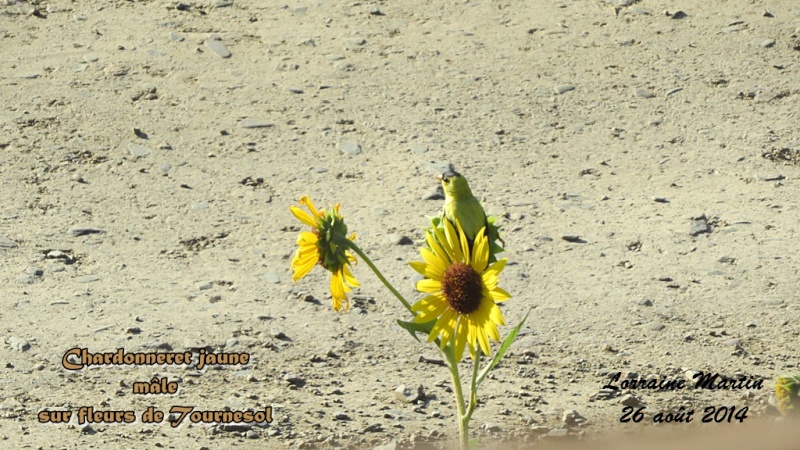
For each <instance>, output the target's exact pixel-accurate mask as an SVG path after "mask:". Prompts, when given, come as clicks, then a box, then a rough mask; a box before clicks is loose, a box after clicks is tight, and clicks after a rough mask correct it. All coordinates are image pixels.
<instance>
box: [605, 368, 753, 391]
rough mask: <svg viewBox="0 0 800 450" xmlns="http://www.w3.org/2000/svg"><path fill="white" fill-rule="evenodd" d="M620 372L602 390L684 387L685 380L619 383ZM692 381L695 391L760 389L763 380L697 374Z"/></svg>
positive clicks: (715, 374)
mask: <svg viewBox="0 0 800 450" xmlns="http://www.w3.org/2000/svg"><path fill="white" fill-rule="evenodd" d="M621 376H622V372H617V373H614V374H612V375H611V381H609V382H608V383H606V384H605V385H604V386H603V389H612V390H615V391H616V390H618V389H653V390H670V391H672V390H678V389H683V388H684V387H686V380H684V379H677V378H672V379H669V378H667V377H661V379H660V380H659V379H658V378H649V379H648V378H638V379H630V380H622V381H620V380H619V379H620V377H621ZM692 379H696V380H697V381H696V382H695V384H694V387H695V389H730V390H736V389H761V388H762V387H764V379H763V378H757V377H753V376H750V377H740V378H738V379H733V378H727V377H724V376H722V375H720V374H719V373H713V374H712V373H704V372H697V373H695V374H694V375H692ZM617 383H618V384H617Z"/></svg>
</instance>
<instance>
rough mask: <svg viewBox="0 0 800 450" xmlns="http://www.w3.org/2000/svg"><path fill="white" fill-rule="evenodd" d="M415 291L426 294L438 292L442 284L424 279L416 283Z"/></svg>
mask: <svg viewBox="0 0 800 450" xmlns="http://www.w3.org/2000/svg"><path fill="white" fill-rule="evenodd" d="M417 290H418V291H420V292H424V293H426V294H432V293H434V292H440V291H441V290H442V283H441V282H440V281H437V280H430V279H427V278H426V279H424V280H419V281H417Z"/></svg>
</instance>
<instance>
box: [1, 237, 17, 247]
mask: <svg viewBox="0 0 800 450" xmlns="http://www.w3.org/2000/svg"><path fill="white" fill-rule="evenodd" d="M17 247H19V244H17V243H16V242H14V241H12V240H11V239H9V238H7V237H5V236H3V235H2V234H0V248H17Z"/></svg>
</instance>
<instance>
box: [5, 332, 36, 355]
mask: <svg viewBox="0 0 800 450" xmlns="http://www.w3.org/2000/svg"><path fill="white" fill-rule="evenodd" d="M8 346H9V347H11V349H12V350H16V351H18V352H26V351H28V350H30V349H31V344H30V342H28V341H27V340H25V339H23V338H20V337H16V336H11V338H10V339H9V340H8Z"/></svg>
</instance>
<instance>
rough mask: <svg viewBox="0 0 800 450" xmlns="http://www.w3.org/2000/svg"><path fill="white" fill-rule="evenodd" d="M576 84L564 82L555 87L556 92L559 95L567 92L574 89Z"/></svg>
mask: <svg viewBox="0 0 800 450" xmlns="http://www.w3.org/2000/svg"><path fill="white" fill-rule="evenodd" d="M574 90H575V86H570V85H569V84H562V85H559V86H556V87H555V93H556V94H558V95H561V94H566V93H567V92H569V91H574Z"/></svg>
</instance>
